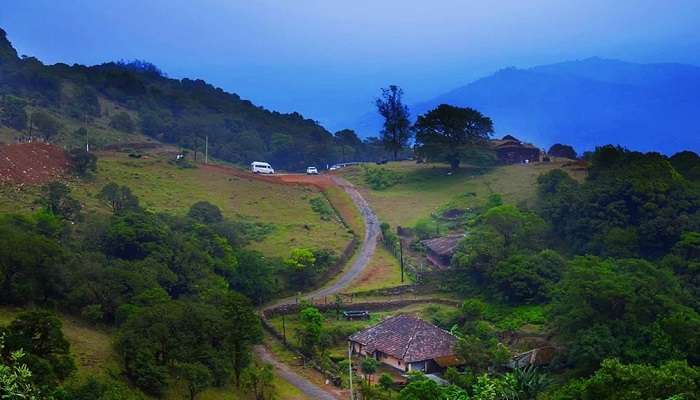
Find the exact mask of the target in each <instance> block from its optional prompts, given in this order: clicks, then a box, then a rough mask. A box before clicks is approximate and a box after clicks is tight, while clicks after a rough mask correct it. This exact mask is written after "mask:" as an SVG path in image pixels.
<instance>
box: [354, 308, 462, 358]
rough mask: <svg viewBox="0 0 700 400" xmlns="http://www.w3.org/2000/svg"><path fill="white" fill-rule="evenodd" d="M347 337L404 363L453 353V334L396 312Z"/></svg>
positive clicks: (454, 340) (368, 348) (455, 341)
mask: <svg viewBox="0 0 700 400" xmlns="http://www.w3.org/2000/svg"><path fill="white" fill-rule="evenodd" d="M350 340H351V341H353V342H358V343H360V344H362V345H363V346H367V351H368V352H369V353H372V352H374V351H381V352H382V353H385V354H389V355H391V356H394V357H396V358H398V359H401V360H404V361H405V362H407V363H411V362H417V361H424V360H431V359H441V358H449V357H453V356H454V353H455V351H454V346H455V344H456V343H457V338H456V337H455V336H454V335H452V334H451V333H449V332H447V331H445V330H443V329H440V328H438V327H437V326H435V325H432V324H429V323H427V322H425V321H423V320H421V319H419V318H416V317H414V316H411V315H405V314H402V315H397V316H395V317H391V318H388V319H386V320H384V321H382V322H380V323H379V324H377V325H375V326H372V327H370V328H367V329H365V330H362V331H360V332H357V333H355V334H353V335H352V336H350Z"/></svg>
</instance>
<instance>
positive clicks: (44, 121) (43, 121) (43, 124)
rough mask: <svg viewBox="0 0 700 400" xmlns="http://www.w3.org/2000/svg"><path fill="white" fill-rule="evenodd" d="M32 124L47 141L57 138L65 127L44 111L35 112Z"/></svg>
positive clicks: (31, 120)
mask: <svg viewBox="0 0 700 400" xmlns="http://www.w3.org/2000/svg"><path fill="white" fill-rule="evenodd" d="M30 123H31V124H32V125H33V126H34V127H35V128H36V130H37V131H38V132H39V134H41V135H42V136H43V137H44V139H46V140H49V139H51V138H52V137H54V136H56V135H57V134H58V132H59V131H60V130H61V128H62V127H63V125H62V124H61V122H60V121H59V120H57V119H56V118H54V117H52V116H51V115H50V114H48V113H47V112H44V111H34V112H33V113H32V116H31V119H30Z"/></svg>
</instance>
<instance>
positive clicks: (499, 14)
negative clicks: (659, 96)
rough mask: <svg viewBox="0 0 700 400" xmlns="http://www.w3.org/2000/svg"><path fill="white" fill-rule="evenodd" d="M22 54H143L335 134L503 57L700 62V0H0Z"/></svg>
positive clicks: (1, 23) (175, 73)
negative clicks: (382, 101)
mask: <svg viewBox="0 0 700 400" xmlns="http://www.w3.org/2000/svg"><path fill="white" fill-rule="evenodd" d="M0 3H2V4H1V5H0V27H2V28H3V29H5V31H7V33H8V37H9V39H10V41H11V42H12V43H13V44H14V46H15V48H16V49H17V50H18V52H19V53H20V54H26V55H31V56H35V57H37V58H39V59H40V60H42V61H44V62H45V63H48V64H53V63H56V62H65V63H68V64H73V63H80V64H88V65H91V64H99V63H102V62H107V61H113V60H120V59H125V60H131V59H143V60H147V61H150V62H152V63H154V64H156V65H157V66H158V67H159V68H161V69H162V70H163V71H164V72H166V73H167V74H168V75H169V76H170V77H173V78H185V77H188V78H201V79H204V80H206V81H208V82H210V83H212V84H214V85H216V86H219V87H222V88H223V89H225V90H227V91H229V92H234V93H237V94H238V95H240V96H241V97H243V98H246V99H249V100H251V101H253V102H254V103H256V104H258V105H262V106H264V107H266V108H268V109H272V110H277V111H281V112H291V111H298V112H301V113H302V114H303V115H304V116H305V117H307V118H312V119H315V120H318V121H320V122H321V123H322V124H323V125H324V126H326V127H327V128H328V129H330V130H332V131H335V130H338V129H341V128H344V127H346V126H352V124H353V123H354V122H356V121H357V120H358V119H360V117H361V116H362V115H363V114H365V113H367V112H371V111H372V110H373V99H374V98H375V97H377V96H378V94H379V91H380V88H381V87H386V86H388V85H390V84H397V85H399V86H401V87H402V88H403V89H404V92H405V99H406V102H407V103H408V104H412V103H417V102H422V101H426V100H429V99H430V98H433V97H435V96H437V95H439V94H442V93H444V92H446V91H449V90H451V89H454V88H456V87H459V86H462V85H464V84H467V83H469V82H470V81H472V80H475V79H477V78H480V77H483V76H485V75H488V74H491V73H493V72H495V71H497V70H499V69H501V68H505V67H510V66H516V67H519V68H525V67H530V66H534V65H540V64H547V63H554V62H561V61H567V60H575V59H583V58H588V57H592V56H598V57H604V58H615V59H621V60H625V61H632V62H680V63H689V64H695V65H700V0H614V1H611V0H490V1H475V0H461V1H458V0H429V1H427V0H426V1H416V0H353V1H335V0H277V1H273V0H245V1H239V0H197V1H194V0H193V1H183V0H148V1H143V0H120V1H113V0H109V1H107V0H104V1H103V0H92V1H88V0H63V1H61V0H0Z"/></svg>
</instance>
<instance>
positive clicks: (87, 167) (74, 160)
mask: <svg viewBox="0 0 700 400" xmlns="http://www.w3.org/2000/svg"><path fill="white" fill-rule="evenodd" d="M69 156H70V160H71V164H72V165H73V171H74V172H75V173H76V174H77V175H78V176H86V175H88V174H90V173H94V172H96V171H97V156H96V155H94V154H92V153H88V152H87V151H85V150H83V149H82V148H79V149H73V150H71V151H70V153H69Z"/></svg>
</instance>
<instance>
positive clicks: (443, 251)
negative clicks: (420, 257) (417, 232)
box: [421, 233, 464, 268]
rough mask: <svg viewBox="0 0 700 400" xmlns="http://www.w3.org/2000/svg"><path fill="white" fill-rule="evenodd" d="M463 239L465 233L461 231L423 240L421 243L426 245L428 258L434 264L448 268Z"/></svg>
mask: <svg viewBox="0 0 700 400" xmlns="http://www.w3.org/2000/svg"><path fill="white" fill-rule="evenodd" d="M462 239H464V234H461V233H459V234H454V235H447V236H442V237H438V238H434V239H427V240H423V241H421V244H423V246H425V255H426V258H427V259H428V261H429V262H430V263H431V264H432V265H433V266H435V267H437V268H447V267H449V266H450V262H451V261H452V256H453V255H454V253H455V251H456V250H457V246H458V245H459V242H461V241H462Z"/></svg>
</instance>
